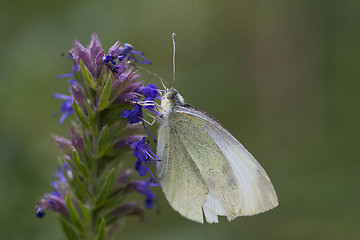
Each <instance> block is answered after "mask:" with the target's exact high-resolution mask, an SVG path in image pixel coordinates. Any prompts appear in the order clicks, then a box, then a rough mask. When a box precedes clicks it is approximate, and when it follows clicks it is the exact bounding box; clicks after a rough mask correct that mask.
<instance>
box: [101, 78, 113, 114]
mask: <svg viewBox="0 0 360 240" xmlns="http://www.w3.org/2000/svg"><path fill="white" fill-rule="evenodd" d="M110 92H111V78H108V79H107V81H106V83H105V86H104V88H103V89H102V91H101V94H100V102H99V109H100V110H103V109H105V108H106V107H107V106H108V105H109V98H110Z"/></svg>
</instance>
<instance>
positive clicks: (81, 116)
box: [73, 99, 90, 132]
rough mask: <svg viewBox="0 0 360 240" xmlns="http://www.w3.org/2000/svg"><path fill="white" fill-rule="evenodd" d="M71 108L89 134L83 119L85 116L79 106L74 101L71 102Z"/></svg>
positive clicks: (85, 121)
mask: <svg viewBox="0 0 360 240" xmlns="http://www.w3.org/2000/svg"><path fill="white" fill-rule="evenodd" d="M73 108H74V111H75V113H76V115H77V117H78V118H79V120H80V122H81V123H82V125H83V126H84V127H85V128H86V129H87V130H88V131H89V132H90V128H89V124H88V122H87V120H86V118H85V115H84V113H83V112H82V110H81V108H80V107H79V105H78V104H77V103H76V101H75V99H74V101H73Z"/></svg>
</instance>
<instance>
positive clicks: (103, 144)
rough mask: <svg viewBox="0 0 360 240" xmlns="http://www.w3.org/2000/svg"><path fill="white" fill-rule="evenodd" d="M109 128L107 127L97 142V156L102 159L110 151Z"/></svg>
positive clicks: (102, 130) (103, 129)
mask: <svg viewBox="0 0 360 240" xmlns="http://www.w3.org/2000/svg"><path fill="white" fill-rule="evenodd" d="M109 139H110V137H109V127H108V126H107V125H105V126H104V127H103V128H102V129H101V132H100V136H99V139H98V142H97V156H98V157H101V156H102V155H104V153H105V152H106V150H107V149H108V146H109V145H110V144H109Z"/></svg>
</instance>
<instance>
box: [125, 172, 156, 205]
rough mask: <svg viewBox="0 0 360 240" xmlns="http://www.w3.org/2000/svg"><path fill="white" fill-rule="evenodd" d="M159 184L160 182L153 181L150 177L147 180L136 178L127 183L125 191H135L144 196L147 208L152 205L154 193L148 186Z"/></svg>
mask: <svg viewBox="0 0 360 240" xmlns="http://www.w3.org/2000/svg"><path fill="white" fill-rule="evenodd" d="M157 186H160V183H153V181H152V179H151V178H149V179H148V180H136V181H133V182H131V183H129V184H128V186H127V189H126V191H137V192H139V193H140V194H142V195H144V196H146V199H145V206H146V208H147V209H150V208H152V207H153V204H154V200H155V198H156V195H155V194H154V193H152V191H151V190H150V187H157Z"/></svg>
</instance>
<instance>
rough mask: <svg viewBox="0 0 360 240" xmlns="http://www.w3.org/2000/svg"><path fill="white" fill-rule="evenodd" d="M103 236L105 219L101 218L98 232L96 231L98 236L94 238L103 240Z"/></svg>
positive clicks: (104, 234) (104, 233)
mask: <svg viewBox="0 0 360 240" xmlns="http://www.w3.org/2000/svg"><path fill="white" fill-rule="evenodd" d="M105 236H106V229H105V219H104V218H102V219H101V223H100V227H99V231H98V234H97V236H96V240H105Z"/></svg>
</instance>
